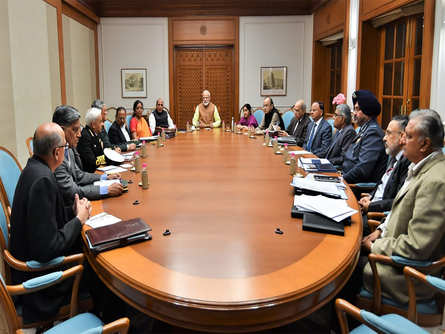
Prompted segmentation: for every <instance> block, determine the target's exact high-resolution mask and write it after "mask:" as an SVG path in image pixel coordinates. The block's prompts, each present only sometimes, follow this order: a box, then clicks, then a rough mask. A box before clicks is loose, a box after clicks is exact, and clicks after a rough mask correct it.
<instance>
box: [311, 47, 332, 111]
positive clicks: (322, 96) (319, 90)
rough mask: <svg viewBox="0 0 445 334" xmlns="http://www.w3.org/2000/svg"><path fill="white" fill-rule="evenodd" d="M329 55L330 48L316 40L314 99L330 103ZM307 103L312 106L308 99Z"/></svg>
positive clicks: (313, 70) (313, 67)
mask: <svg viewBox="0 0 445 334" xmlns="http://www.w3.org/2000/svg"><path fill="white" fill-rule="evenodd" d="M329 57H330V52H329V48H327V47H324V46H322V45H321V44H320V42H316V41H315V42H314V47H313V51H312V101H322V102H324V103H325V104H326V103H329V85H330V71H329V64H330V58H329ZM306 104H307V105H308V106H310V105H311V101H307V102H306Z"/></svg>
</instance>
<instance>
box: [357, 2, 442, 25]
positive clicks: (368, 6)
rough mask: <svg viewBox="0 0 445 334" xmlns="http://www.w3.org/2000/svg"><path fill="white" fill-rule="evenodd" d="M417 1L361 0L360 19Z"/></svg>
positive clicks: (367, 18) (369, 17) (366, 18)
mask: <svg viewBox="0 0 445 334" xmlns="http://www.w3.org/2000/svg"><path fill="white" fill-rule="evenodd" d="M415 1H417V0H361V2H360V19H361V20H363V21H366V20H369V19H371V18H373V17H376V16H379V15H382V14H384V13H388V12H390V11H392V10H394V9H396V8H399V7H401V6H404V5H406V4H409V3H411V2H415ZM426 1H427V2H428V1H432V2H434V0H426Z"/></svg>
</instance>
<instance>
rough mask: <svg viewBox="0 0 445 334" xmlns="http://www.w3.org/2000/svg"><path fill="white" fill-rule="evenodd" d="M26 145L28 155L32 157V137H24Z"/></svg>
mask: <svg viewBox="0 0 445 334" xmlns="http://www.w3.org/2000/svg"><path fill="white" fill-rule="evenodd" d="M26 147H27V148H28V153H29V156H30V157H32V155H33V154H34V145H33V138H32V137H28V138H26Z"/></svg>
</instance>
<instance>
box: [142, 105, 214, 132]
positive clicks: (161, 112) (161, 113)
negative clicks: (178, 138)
mask: <svg viewBox="0 0 445 334" xmlns="http://www.w3.org/2000/svg"><path fill="white" fill-rule="evenodd" d="M215 108H216V107H215ZM148 123H150V130H151V133H153V134H154V135H157V134H158V133H155V132H156V131H155V129H156V128H164V129H174V128H175V125H174V124H173V121H172V119H171V117H170V114H169V113H168V111H167V110H166V109H164V100H163V99H161V98H158V99H157V100H156V109H155V110H153V111H152V113H151V114H150V116H149V117H148Z"/></svg>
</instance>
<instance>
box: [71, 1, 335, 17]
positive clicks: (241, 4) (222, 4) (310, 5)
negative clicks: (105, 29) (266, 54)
mask: <svg viewBox="0 0 445 334" xmlns="http://www.w3.org/2000/svg"><path fill="white" fill-rule="evenodd" d="M77 1H78V2H80V3H82V4H84V5H86V6H87V7H89V8H90V9H91V10H92V11H93V12H94V13H95V14H96V15H97V16H99V17H144V16H155V17H156V16H167V17H173V16H189V15H209V16H210V15H228V16H256V15H258V16H267V15H306V14H311V13H312V12H313V11H314V10H315V9H317V8H318V7H320V6H321V5H322V4H324V3H325V2H327V1H328V0H77Z"/></svg>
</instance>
